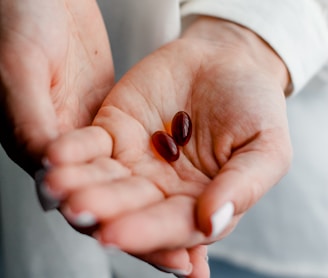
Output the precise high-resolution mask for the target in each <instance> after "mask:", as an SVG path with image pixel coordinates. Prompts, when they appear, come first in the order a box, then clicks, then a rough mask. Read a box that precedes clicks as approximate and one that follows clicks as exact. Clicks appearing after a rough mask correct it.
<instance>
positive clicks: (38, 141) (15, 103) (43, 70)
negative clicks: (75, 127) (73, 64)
mask: <svg viewBox="0 0 328 278" xmlns="http://www.w3.org/2000/svg"><path fill="white" fill-rule="evenodd" d="M3 53H5V54H3ZM24 53H25V54H24V55H19V54H18V53H17V52H16V51H15V49H14V48H12V49H10V50H9V51H8V49H2V51H1V53H0V59H1V63H0V64H1V67H0V75H1V81H0V83H1V105H2V109H1V110H2V115H1V125H2V127H1V129H2V130H5V131H6V132H1V142H2V144H4V147H5V148H6V150H7V151H8V152H9V155H10V156H11V157H12V159H13V160H14V161H16V162H17V163H19V164H20V165H21V166H22V167H23V168H24V169H26V170H27V171H28V172H29V173H32V172H34V171H35V167H36V165H34V163H37V162H39V161H40V160H41V157H42V154H43V151H44V148H45V146H46V144H47V143H48V142H49V141H50V140H52V139H54V138H55V137H56V136H57V135H58V130H57V121H56V113H55V110H54V107H53V104H52V100H51V97H50V87H51V79H50V76H51V75H50V72H49V66H48V62H47V59H46V58H45V57H44V56H43V55H42V54H41V51H34V50H30V49H25V50H24ZM36 61H37V62H36ZM31 158H33V161H32V162H34V163H31Z"/></svg>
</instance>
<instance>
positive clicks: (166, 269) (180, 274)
mask: <svg viewBox="0 0 328 278" xmlns="http://www.w3.org/2000/svg"><path fill="white" fill-rule="evenodd" d="M154 267H156V268H158V269H159V270H161V271H164V272H167V273H172V274H174V275H175V276H177V277H185V276H188V275H189V274H190V273H191V272H192V264H191V263H190V264H189V266H188V269H186V270H184V269H174V268H169V267H165V266H161V265H154Z"/></svg>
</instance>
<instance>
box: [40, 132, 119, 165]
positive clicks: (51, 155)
mask: <svg viewBox="0 0 328 278" xmlns="http://www.w3.org/2000/svg"><path fill="white" fill-rule="evenodd" d="M112 147H113V142H112V138H111V137H110V136H109V134H108V133H107V132H106V131H105V130H104V129H102V128H101V127H97V126H89V127H85V128H81V129H78V130H73V131H71V132H68V133H66V134H64V135H62V136H61V137H59V138H58V139H57V140H56V141H54V142H53V143H52V144H50V145H49V146H48V147H47V150H46V156H45V164H48V163H49V164H50V165H60V164H69V163H82V162H88V161H91V160H93V159H95V158H97V157H99V156H101V157H104V156H109V157H110V156H111V153H112Z"/></svg>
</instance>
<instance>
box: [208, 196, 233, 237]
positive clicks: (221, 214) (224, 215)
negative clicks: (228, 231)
mask: <svg viewBox="0 0 328 278" xmlns="http://www.w3.org/2000/svg"><path fill="white" fill-rule="evenodd" d="M234 210H235V209H234V205H233V203H232V202H228V203H226V204H225V205H224V206H223V207H221V208H220V209H218V210H217V211H216V212H215V213H213V215H212V217H211V224H212V233H211V236H210V237H211V238H215V237H217V236H218V235H219V234H220V233H222V231H223V230H224V229H225V228H226V227H227V226H228V224H229V223H230V221H231V219H232V217H233V213H234Z"/></svg>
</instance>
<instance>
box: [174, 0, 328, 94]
mask: <svg viewBox="0 0 328 278" xmlns="http://www.w3.org/2000/svg"><path fill="white" fill-rule="evenodd" d="M317 1H318V2H321V3H320V4H321V5H324V4H323V3H326V4H327V0H317ZM317 1H314V0H297V1H296V0H247V1H246V0H180V7H181V15H182V17H183V18H186V17H188V16H190V15H199V14H202V15H209V16H215V17H220V18H224V19H227V20H229V21H233V22H236V23H238V24H241V25H243V26H245V27H247V28H249V29H251V30H252V31H254V32H255V33H257V34H258V35H259V36H260V37H262V38H263V39H264V40H265V41H266V42H267V43H268V44H269V45H270V46H271V47H272V48H273V49H274V50H275V51H276V52H277V53H278V55H279V56H280V57H281V58H282V59H283V61H284V62H285V64H286V65H287V67H288V69H289V72H290V75H291V79H292V82H293V86H294V93H295V92H298V91H299V90H300V89H302V87H303V86H304V85H305V84H306V83H307V82H308V81H309V80H310V79H311V78H312V77H313V76H314V75H315V74H316V73H318V72H319V70H320V69H321V68H322V67H323V65H324V64H325V63H326V61H327V60H328V26H327V25H328V24H327V21H326V18H325V15H324V12H323V9H322V6H320V5H318V2H317Z"/></svg>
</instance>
